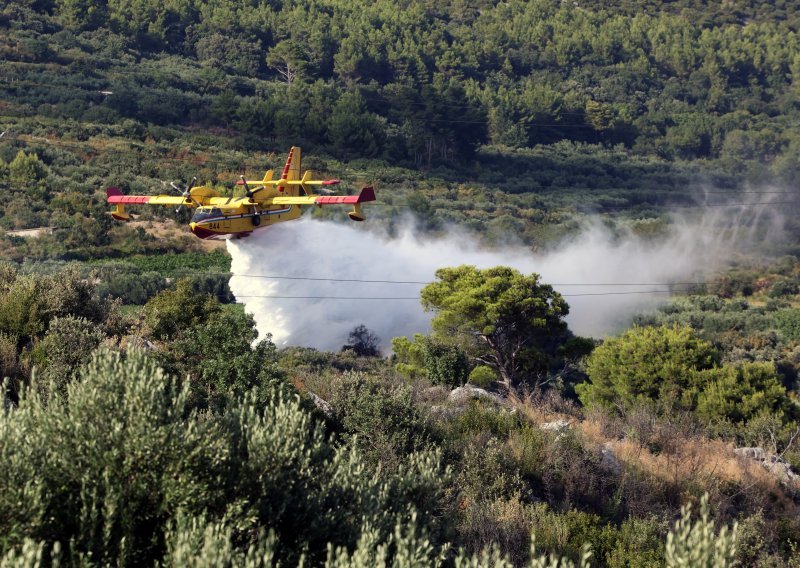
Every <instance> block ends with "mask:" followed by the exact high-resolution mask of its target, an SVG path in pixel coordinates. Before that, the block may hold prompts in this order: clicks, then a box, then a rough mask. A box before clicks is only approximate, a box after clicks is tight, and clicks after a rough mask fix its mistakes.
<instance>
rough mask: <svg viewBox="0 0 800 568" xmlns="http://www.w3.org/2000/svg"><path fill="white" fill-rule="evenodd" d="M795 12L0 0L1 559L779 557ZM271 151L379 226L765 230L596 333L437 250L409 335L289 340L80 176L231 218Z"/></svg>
mask: <svg viewBox="0 0 800 568" xmlns="http://www.w3.org/2000/svg"><path fill="white" fill-rule="evenodd" d="M799 14H800V11H798V6H797V5H796V4H795V3H793V2H772V3H763V2H753V1H743V0H731V1H726V2H722V3H709V2H699V1H695V0H677V1H670V2H655V1H650V0H648V1H646V2H630V1H617V2H598V1H595V0H585V1H581V0H578V1H575V2H552V1H545V0H532V1H523V0H510V1H507V2H494V1H485V0H445V1H439V2H429V1H414V0H411V1H406V2H389V1H378V2H362V1H359V2H344V1H341V0H313V1H308V0H307V1H305V2H294V1H274V2H263V1H258V0H248V1H246V2H229V1H225V0H188V1H184V2H180V1H175V0H166V1H164V0H161V1H158V2H156V1H155V0H101V1H98V2H92V1H87V0H11V1H7V2H5V3H3V4H2V5H1V6H0V197H1V199H0V378H4V382H3V385H4V389H3V394H4V397H3V404H2V407H0V462H1V463H2V464H3V467H2V468H0V568H5V567H6V566H9V567H11V566H14V567H16V566H19V567H21V566H56V565H67V566H106V565H119V566H122V565H135V566H142V565H144V566H150V565H153V566H155V565H158V566H187V565H191V566H198V567H200V566H209V567H210V566H253V567H255V566H277V565H281V566H294V565H298V566H300V565H302V566H309V565H310V566H321V565H325V566H330V567H331V568H334V567H347V566H352V567H354V568H355V567H361V566H365V567H366V566H396V567H398V568H399V567H417V566H419V567H423V566H425V567H427V566H442V567H463V566H471V567H476V568H477V567H487V568H488V567H490V566H491V567H494V566H498V567H500V566H502V567H505V566H509V567H510V566H532V567H533V566H554V567H555V566H564V567H566V566H570V565H572V564H573V563H574V564H575V565H592V566H609V567H620V568H621V567H651V566H652V567H655V566H675V567H677V566H796V565H800V553H799V552H798V546H800V520H798V519H800V478H798V474H797V473H796V471H797V469H796V468H800V446H798V444H800V441H798V438H800V437H799V436H798V432H800V407H798V390H800V247H798V245H797V243H798V239H800V222H798V221H797V218H798V213H800V207H798V205H799V204H800V202H798V200H797V193H798V189H797V179H798V177H799V174H800V126H799V125H800V105H798V102H797V101H798V94H800V15H799ZM293 145H296V146H302V147H303V156H304V169H305V168H308V169H311V170H313V171H314V173H315V174H319V175H322V176H324V177H326V178H328V177H329V178H339V179H342V180H343V184H342V185H341V186H339V187H341V188H343V189H342V191H344V192H346V193H356V192H357V191H358V190H359V189H360V188H361V187H362V186H364V185H367V184H374V185H375V186H376V188H377V189H376V192H377V197H378V201H377V202H376V203H374V204H367V206H365V211H366V213H367V215H368V221H367V223H366V227H367V229H370V228H374V229H376V230H380V231H385V232H386V233H388V234H390V235H391V234H393V232H394V231H396V230H397V227H398V226H399V224H400V223H402V222H403V219H405V218H407V217H408V216H413V218H414V219H415V220H416V223H417V229H416V230H417V234H418V235H420V236H421V237H422V238H423V239H426V240H428V241H430V242H433V243H435V242H436V239H437V238H438V237H444V236H446V235H448V234H450V233H451V232H452V230H453V228H458V229H460V230H461V229H463V230H466V234H468V235H470V238H474V239H475V240H476V242H479V243H480V244H482V245H485V246H487V247H496V249H502V248H503V246H504V245H505V244H507V243H508V242H514V243H519V244H520V245H522V246H524V247H527V248H528V249H529V250H531V251H537V252H542V251H548V250H553V249H556V248H558V247H559V246H561V245H563V243H564V239H565V238H566V237H569V236H574V235H578V234H580V233H581V231H583V230H584V228H585V227H586V226H587V223H589V222H590V223H593V226H601V227H603V228H604V230H606V231H607V232H608V234H609V235H611V237H609V238H615V239H617V240H619V241H620V242H623V241H624V240H625V239H628V238H637V239H641V242H646V243H658V242H659V240H660V239H662V238H664V236H665V235H666V234H668V233H669V231H670V230H671V228H674V227H680V226H681V223H689V222H697V221H699V220H701V219H703V218H704V216H705V215H706V214H707V213H709V212H712V211H715V212H717V213H718V217H720V218H723V219H725V218H728V223H727V224H725V225H709V226H706V230H707V231H716V230H719V231H721V232H725V236H727V237H728V238H729V239H731V240H733V241H735V240H736V238H740V240H741V242H742V243H745V241H746V239H745V237H744V236H743V234H744V232H746V231H744V229H747V230H750V229H752V227H755V229H753V231H756V232H758V234H759V235H760V236H761V238H758V239H753V242H755V243H757V246H752V247H750V246H744V245H742V247H741V250H740V251H739V252H738V253H737V254H736V255H735V256H732V258H733V261H734V262H732V263H731V265H730V266H729V267H727V268H724V269H722V270H721V271H718V272H716V273H714V274H712V276H710V277H709V278H708V280H707V281H706V282H694V281H693V282H689V283H683V284H675V285H674V286H672V288H671V291H672V293H671V294H670V297H669V299H667V300H665V302H663V303H662V304H660V305H659V306H658V307H657V308H654V309H652V310H650V311H646V312H642V313H640V314H638V315H637V316H636V317H635V320H634V321H635V325H632V327H630V328H628V329H625V330H622V331H621V332H620V333H619V334H618V335H617V336H616V337H610V338H606V339H605V340H599V339H591V338H583V337H579V336H576V335H575V333H574V332H573V330H570V329H569V327H568V326H567V323H566V321H565V319H564V318H565V317H566V315H567V314H568V313H569V306H568V305H567V302H566V301H565V300H569V298H565V297H564V296H562V295H561V294H559V292H558V291H556V290H554V289H553V288H552V287H551V286H550V283H548V282H545V281H542V280H541V279H540V278H539V276H538V275H523V274H520V273H519V272H517V271H516V270H513V269H511V268H506V267H497V268H493V269H488V270H477V269H475V268H474V267H463V266H462V267H447V266H446V264H447V262H448V261H447V259H443V261H442V264H443V266H442V267H441V270H439V271H438V272H437V276H436V281H435V282H433V283H430V284H428V285H427V286H425V287H423V288H422V290H421V292H420V293H419V296H420V302H421V303H422V305H423V306H424V307H425V308H426V309H429V310H430V314H431V317H432V318H433V325H432V331H431V332H430V333H429V334H427V335H425V334H417V335H415V336H414V337H394V338H386V337H384V338H381V339H383V340H390V339H391V345H392V352H391V353H381V352H380V351H379V349H378V347H379V342H378V338H377V337H376V336H375V334H374V333H373V332H372V331H371V330H370V329H368V328H366V327H365V326H358V327H355V328H354V329H353V330H352V332H351V333H350V337H349V339H348V341H347V342H346V344H344V345H342V349H341V351H332V352H324V351H318V350H315V349H311V348H303V347H286V348H281V349H279V348H278V347H276V345H275V344H274V343H273V342H272V338H271V337H270V336H267V337H259V336H258V333H257V331H256V328H255V321H254V319H253V316H252V315H250V314H248V313H245V310H244V309H242V307H243V306H242V305H240V304H236V303H235V298H234V296H233V294H232V293H231V290H230V288H229V284H228V282H229V279H230V271H231V257H230V256H229V255H228V253H227V252H226V251H225V249H224V246H223V247H222V248H219V247H218V246H215V245H213V243H212V244H209V243H207V242H206V243H204V242H201V241H200V240H199V239H196V238H195V237H193V236H192V235H191V233H189V232H188V230H186V227H185V224H186V223H187V222H188V219H189V213H187V212H186V211H181V212H178V213H175V212H174V211H173V210H172V209H170V208H168V207H166V208H149V209H148V210H144V208H140V210H137V211H136V213H137V214H138V216H137V218H136V222H135V223H130V224H122V223H117V222H115V221H113V219H112V218H111V217H110V216H109V215H108V210H109V207H108V205H107V204H106V195H105V188H106V187H107V186H117V187H119V188H121V189H122V190H123V191H124V192H126V193H133V194H148V195H149V194H159V193H168V192H171V191H173V190H171V189H170V188H169V182H172V181H176V182H177V181H186V180H190V179H191V178H192V177H195V176H196V177H197V178H198V179H199V180H200V183H203V184H208V185H211V186H213V187H214V188H215V189H216V190H218V191H220V192H221V193H222V194H224V195H233V194H234V193H235V192H236V188H235V185H234V183H235V181H236V180H237V179H238V178H239V176H240V175H241V174H245V175H247V176H248V177H254V176H258V177H259V178H260V177H261V176H262V175H263V172H264V171H265V170H266V169H269V168H278V167H281V166H282V165H283V162H284V160H285V155H286V152H287V150H288V148H289V147H290V146H293ZM331 209H332V208H331ZM308 215H313V216H317V217H320V218H326V219H332V220H341V221H343V222H344V221H345V220H346V215H345V214H344V212H343V211H332V210H330V209H322V208H314V210H313V211H311V212H309V213H308ZM754 220H760V221H761V223H760V224H756V223H755V222H754ZM778 220H780V221H778ZM751 221H753V224H752V227H751V226H749V225H748V227H744V225H745V224H748V223H750V222H751ZM737 223H741V224H742V227H739V226H737ZM700 226H701V227H703V225H700ZM720 226H722V227H723V228H722V229H720V228H719V227H720ZM739 228H742V229H743V232H742V234H741V235H740V234H739V233H738V232H737V230H738V229H739ZM28 229H35V231H32V232H31V231H27V232H26V231H25V230H28ZM771 229H775V234H778V233H780V238H777V237H776V238H766V237H764V235H771V234H772V233H771V232H770V230H771ZM778 229H780V231H778ZM751 232H752V231H751ZM748 242H749V241H748ZM322 244H327V243H322ZM676 254H677V253H676ZM595 283H596V282H595ZM614 293H618V292H614ZM627 293H631V292H627ZM636 293H640V292H636ZM315 333H320V334H324V333H326V329H324V328H323V329H318V330H315ZM397 335H398V336H399V335H401V332H398V333H397ZM465 385H467V386H465ZM478 387H480V388H481V389H484V390H476V389H477V388H478ZM542 555H545V556H542ZM547 555H552V556H551V557H549V558H548V557H547ZM562 557H563V563H562V564H558V559H559V558H562Z"/></svg>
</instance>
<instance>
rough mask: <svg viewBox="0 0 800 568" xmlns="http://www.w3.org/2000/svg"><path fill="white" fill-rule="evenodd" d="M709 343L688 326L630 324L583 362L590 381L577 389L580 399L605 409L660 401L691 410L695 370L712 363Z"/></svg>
mask: <svg viewBox="0 0 800 568" xmlns="http://www.w3.org/2000/svg"><path fill="white" fill-rule="evenodd" d="M716 360H717V354H716V352H715V351H714V348H713V347H712V346H711V344H710V343H708V342H706V341H703V340H702V339H699V338H697V337H695V335H694V332H693V331H692V329H691V328H689V327H679V326H677V325H675V326H672V327H667V326H661V327H636V326H635V327H633V328H632V329H630V330H628V331H626V332H625V333H623V334H622V335H620V336H619V337H617V338H613V339H608V340H607V341H606V342H605V343H604V344H603V345H601V346H599V347H597V348H596V349H595V350H594V352H593V353H592V354H591V355H590V356H589V358H588V360H587V373H588V375H589V379H590V382H586V383H583V384H579V385H577V386H576V387H575V390H576V391H577V393H578V396H579V398H580V400H581V402H582V403H583V404H584V405H586V406H589V407H592V406H604V407H606V408H609V409H614V408H616V405H617V404H620V405H621V406H622V407H623V408H625V409H630V408H632V407H634V406H636V405H637V404H642V403H643V404H648V405H653V404H655V403H656V402H659V403H661V404H663V405H666V406H668V407H676V408H691V407H692V406H693V401H692V400H691V395H692V392H691V387H692V386H693V385H694V384H695V382H696V375H697V373H698V371H701V370H704V369H710V368H712V367H713V366H714V365H715V362H716Z"/></svg>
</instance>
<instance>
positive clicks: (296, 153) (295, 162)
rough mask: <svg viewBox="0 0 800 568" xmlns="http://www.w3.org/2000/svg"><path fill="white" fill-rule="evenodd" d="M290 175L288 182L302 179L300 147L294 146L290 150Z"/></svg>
mask: <svg viewBox="0 0 800 568" xmlns="http://www.w3.org/2000/svg"><path fill="white" fill-rule="evenodd" d="M289 160H290V161H288V162H287V164H289V175H288V176H287V177H286V179H288V180H298V179H300V162H301V160H302V152H301V148H300V146H292V149H291V150H289Z"/></svg>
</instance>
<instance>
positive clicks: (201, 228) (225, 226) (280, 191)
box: [106, 146, 375, 239]
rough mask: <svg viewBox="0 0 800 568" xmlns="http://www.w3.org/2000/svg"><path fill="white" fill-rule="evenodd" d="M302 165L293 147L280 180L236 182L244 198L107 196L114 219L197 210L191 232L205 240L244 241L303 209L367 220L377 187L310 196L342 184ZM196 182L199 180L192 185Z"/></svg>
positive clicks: (188, 190)
mask: <svg viewBox="0 0 800 568" xmlns="http://www.w3.org/2000/svg"><path fill="white" fill-rule="evenodd" d="M300 162H301V151H300V148H299V147H298V146H294V147H292V149H291V150H289V157H288V158H287V159H286V165H285V166H284V168H283V172H282V173H281V177H280V179H276V180H273V179H272V177H273V174H274V172H273V170H268V171H267V173H266V174H264V179H262V180H258V181H251V180H247V179H245V177H244V176H241V178H240V180H239V181H238V182H236V183H237V185H242V186H244V187H245V195H244V196H242V197H222V196H220V194H219V193H218V192H216V191H214V190H213V189H211V188H209V187H205V186H195V187H190V186H191V184H186V187H184V188H181V187H179V186H178V185H176V184H174V183H172V184H170V185H171V186H172V188H173V189H175V190H176V191H178V192H179V193H180V196H175V195H123V193H122V192H121V191H120V190H119V189H118V188H116V187H109V188H108V189H106V194H107V195H108V202H109V203H111V204H113V205H116V208H115V209H114V211H112V212H111V215H112V216H113V217H114V219H117V220H119V221H130V219H131V217H130V214H129V213H128V212H127V211H126V210H125V206H126V205H167V206H170V205H178V209H177V210H176V211H180V209H181V208H182V207H187V208H190V209H195V212H194V215H193V216H192V220H191V221H190V222H189V227H191V229H192V232H193V233H194V234H195V235H196V236H198V237H200V238H201V239H220V238H222V239H224V238H230V237H236V238H241V237H245V236H247V235H249V234H250V233H252V232H253V231H254V230H256V229H259V228H263V227H269V226H270V225H273V224H275V223H282V222H283V221H292V220H294V219H297V218H299V217H300V214H301V209H300V207H301V206H303V205H317V206H319V207H322V206H324V205H352V206H353V210H352V211H350V212H349V213H348V215H349V216H350V218H351V219H352V220H353V221H363V220H364V215H363V212H362V211H361V204H362V203H365V202H367V201H375V191H374V189H373V188H372V187H364V188H362V189H361V192H360V193H359V194H358V195H318V194H316V193H313V192H312V191H311V188H312V187H315V186H317V187H327V186H331V185H336V184H338V183H339V180H336V179H327V180H313V179H311V172H310V171H306V172H305V173H304V174H303V175H302V176H301V175H300ZM194 181H196V178H195V180H192V183H194ZM323 191H324V189H323ZM301 192H302V195H301Z"/></svg>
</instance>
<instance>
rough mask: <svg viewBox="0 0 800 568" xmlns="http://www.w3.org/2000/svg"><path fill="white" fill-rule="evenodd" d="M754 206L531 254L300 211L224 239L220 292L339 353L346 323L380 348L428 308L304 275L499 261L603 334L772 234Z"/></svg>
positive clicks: (362, 286) (264, 326) (371, 276)
mask: <svg viewBox="0 0 800 568" xmlns="http://www.w3.org/2000/svg"><path fill="white" fill-rule="evenodd" d="M764 209H765V208H760V207H755V208H753V207H751V208H746V207H745V208H737V207H725V208H716V209H713V210H710V212H708V213H706V214H704V215H702V216H700V217H696V218H695V219H688V218H685V219H682V220H681V219H678V220H674V221H673V223H671V224H670V226H669V228H668V229H666V230H665V232H664V233H663V234H660V236H659V237H657V238H649V239H644V238H640V237H637V236H635V235H634V234H633V233H632V232H630V231H627V230H620V229H614V230H611V229H609V228H608V227H606V226H604V225H602V224H601V223H600V222H598V221H595V222H589V223H587V225H586V226H585V228H584V229H583V230H582V231H580V233H579V234H578V236H577V237H575V238H572V239H571V240H569V241H568V242H564V243H562V244H561V245H560V246H557V247H555V249H554V250H552V251H550V252H547V253H541V254H535V253H532V252H531V251H530V250H529V249H527V248H524V247H519V246H517V247H508V248H504V249H501V250H487V249H486V248H485V247H482V246H481V245H479V244H478V242H477V241H476V240H475V239H474V238H473V237H471V236H469V235H468V234H466V233H464V232H463V231H460V230H457V229H453V230H451V231H449V232H448V234H447V235H446V236H444V237H435V238H434V237H431V236H428V235H421V234H419V233H416V232H415V231H414V230H413V223H411V222H409V223H408V224H407V225H406V228H405V229H403V230H400V231H398V233H397V235H396V236H394V237H389V236H387V235H385V234H380V233H376V232H374V231H371V230H368V229H365V228H364V226H363V225H355V224H338V223H334V222H331V221H320V220H314V219H310V218H307V217H306V218H303V219H300V220H298V221H294V222H291V223H281V224H278V225H276V226H274V227H270V228H268V229H266V230H263V231H257V232H256V233H254V234H253V235H252V236H250V237H248V238H247V239H242V240H232V241H228V251H229V252H230V254H231V256H232V258H233V262H232V267H231V270H232V272H233V274H234V276H233V277H232V278H231V281H230V288H231V290H232V291H233V293H234V295H235V296H236V298H237V300H238V301H239V302H242V303H244V304H245V305H246V309H247V311H248V312H250V313H253V315H254V317H255V320H256V325H257V327H258V330H259V332H260V334H261V335H262V336H263V335H264V334H267V333H271V334H272V337H273V340H274V341H275V343H276V344H277V345H279V346H286V345H300V346H309V347H316V348H318V349H330V350H338V349H339V348H341V347H342V346H343V345H344V344H345V343H346V342H347V337H348V334H349V332H350V331H351V330H352V329H353V328H354V327H356V326H357V325H359V324H365V325H366V326H367V327H368V328H369V329H370V330H372V331H373V332H375V333H376V334H377V335H378V336H379V337H380V339H381V345H382V347H383V348H384V349H385V350H386V348H387V347H388V346H389V342H390V340H391V338H392V337H396V336H400V335H408V336H410V335H412V334H414V333H426V332H428V331H429V330H430V317H431V314H429V313H425V312H424V310H423V309H422V307H421V305H420V302H419V300H418V298H419V291H420V289H421V288H422V286H423V285H422V284H396V283H385V282H384V283H378V282H373V283H365V282H339V281H329V280H314V279H343V280H347V279H357V280H384V281H386V280H393V281H406V282H407V281H418V282H430V281H433V280H434V278H435V277H434V273H435V272H436V270H437V269H438V268H441V267H445V266H457V265H460V264H471V265H475V266H477V267H479V268H488V267H491V266H497V265H507V266H512V267H514V268H517V269H518V270H520V271H522V272H523V273H525V274H529V273H531V272H536V273H539V274H541V276H542V281H543V282H545V283H549V284H552V285H553V286H554V288H555V289H556V290H558V291H559V292H561V293H562V294H564V295H565V296H566V299H567V301H568V303H569V305H570V315H569V316H568V318H567V321H568V323H569V325H570V328H571V329H572V330H573V331H574V332H575V333H576V334H579V335H585V336H593V337H604V336H605V335H608V334H611V333H615V332H617V331H619V330H620V328H621V327H623V326H625V325H627V324H629V322H630V318H631V317H632V316H633V315H634V314H635V313H637V312H639V311H641V310H643V309H645V308H647V307H650V306H653V305H655V304H657V303H658V302H663V301H664V299H665V298H667V297H668V296H669V294H668V293H667V292H668V291H669V289H670V287H669V286H666V285H664V284H668V283H678V284H682V283H686V282H698V281H702V280H703V279H704V278H705V277H707V276H709V275H711V274H712V273H713V272H714V271H716V270H719V269H721V268H723V267H725V266H726V265H728V264H729V263H730V262H731V261H732V260H733V259H734V258H736V256H737V255H738V254H740V253H741V252H743V251H746V250H747V249H749V248H751V247H753V246H755V245H757V244H759V243H763V242H764V241H770V240H772V239H775V238H777V236H778V233H779V232H780V225H781V224H780V223H779V222H778V221H777V219H776V218H775V217H774V216H772V215H771V214H769V213H764ZM772 209H774V208H772ZM764 215H767V216H766V218H765V217H764ZM256 275H261V276H273V277H274V276H284V277H287V276H288V277H300V278H310V280H294V279H272V278H257V277H253V276H256ZM611 284H625V285H624V286H622V285H611ZM653 291H657V293H654V292H653ZM621 292H625V294H621ZM630 292H636V293H630ZM264 296H273V298H267V297H264ZM289 297H302V299H297V298H289ZM321 297H324V298H321ZM339 298H382V299H339ZM399 298H413V299H399Z"/></svg>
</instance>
